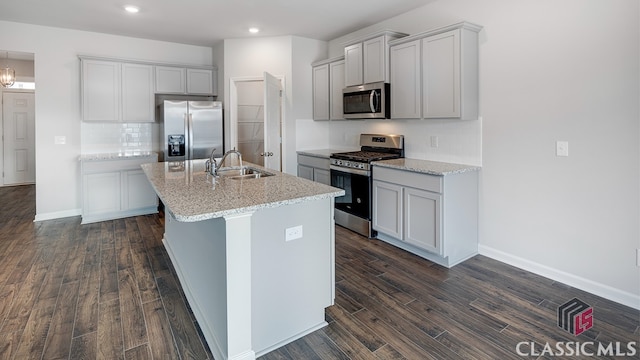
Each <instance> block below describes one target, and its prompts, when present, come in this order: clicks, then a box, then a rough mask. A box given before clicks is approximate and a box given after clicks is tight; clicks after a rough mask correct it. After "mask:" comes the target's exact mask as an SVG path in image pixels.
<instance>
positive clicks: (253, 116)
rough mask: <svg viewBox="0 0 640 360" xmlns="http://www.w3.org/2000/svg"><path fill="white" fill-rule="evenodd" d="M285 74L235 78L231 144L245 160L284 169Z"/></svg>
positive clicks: (233, 84) (231, 106)
mask: <svg viewBox="0 0 640 360" xmlns="http://www.w3.org/2000/svg"><path fill="white" fill-rule="evenodd" d="M283 83H284V81H283V79H282V78H277V77H275V76H272V75H270V74H268V73H265V74H264V76H263V77H262V78H233V79H231V86H230V89H231V91H230V109H231V111H230V114H231V116H230V118H231V120H230V123H231V126H230V135H231V141H230V143H231V147H232V148H233V147H235V148H236V149H238V151H240V153H241V154H242V158H243V160H246V161H248V162H251V163H254V164H257V165H260V166H264V167H266V168H269V169H274V170H277V171H282V128H283V126H282V125H283V124H282V118H283V116H282V109H283V106H282V101H283V85H282V84H283Z"/></svg>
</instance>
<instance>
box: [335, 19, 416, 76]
mask: <svg viewBox="0 0 640 360" xmlns="http://www.w3.org/2000/svg"><path fill="white" fill-rule="evenodd" d="M406 35H407V34H403V33H398V32H393V31H387V30H385V31H382V32H378V33H375V34H370V35H367V36H365V37H363V38H360V39H357V40H355V41H352V42H351V43H349V44H347V45H346V46H345V48H344V61H345V81H344V83H345V86H355V85H362V84H368V83H374V82H389V51H388V50H389V41H391V40H393V39H398V38H400V37H403V36H406Z"/></svg>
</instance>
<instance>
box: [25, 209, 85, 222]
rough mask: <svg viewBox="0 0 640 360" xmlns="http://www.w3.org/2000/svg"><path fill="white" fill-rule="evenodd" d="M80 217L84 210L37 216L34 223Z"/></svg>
mask: <svg viewBox="0 0 640 360" xmlns="http://www.w3.org/2000/svg"><path fill="white" fill-rule="evenodd" d="M80 215H82V209H73V210H65V211H55V212H50V213H44V214H36V217H35V219H33V221H34V222H37V221H45V220H55V219H61V218H66V217H71V216H80Z"/></svg>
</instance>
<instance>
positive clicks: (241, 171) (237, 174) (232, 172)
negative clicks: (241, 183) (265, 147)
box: [217, 166, 273, 180]
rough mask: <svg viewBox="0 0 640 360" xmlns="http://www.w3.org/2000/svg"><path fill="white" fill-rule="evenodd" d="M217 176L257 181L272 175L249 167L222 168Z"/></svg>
mask: <svg viewBox="0 0 640 360" xmlns="http://www.w3.org/2000/svg"><path fill="white" fill-rule="evenodd" d="M217 173H218V175H219V176H222V177H224V178H228V179H236V180H237V179H258V178H263V177H267V176H273V174H272V173H270V172H266V171H263V170H259V169H256V168H253V167H249V166H243V167H241V168H222V169H219V170H218V172H217Z"/></svg>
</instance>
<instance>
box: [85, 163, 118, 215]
mask: <svg viewBox="0 0 640 360" xmlns="http://www.w3.org/2000/svg"><path fill="white" fill-rule="evenodd" d="M83 199H84V204H83V205H84V206H83V207H82V214H83V215H84V216H87V215H89V216H90V215H96V214H105V213H112V212H118V211H120V209H121V205H120V172H119V171H118V172H107V173H96V174H87V175H84V182H83Z"/></svg>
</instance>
